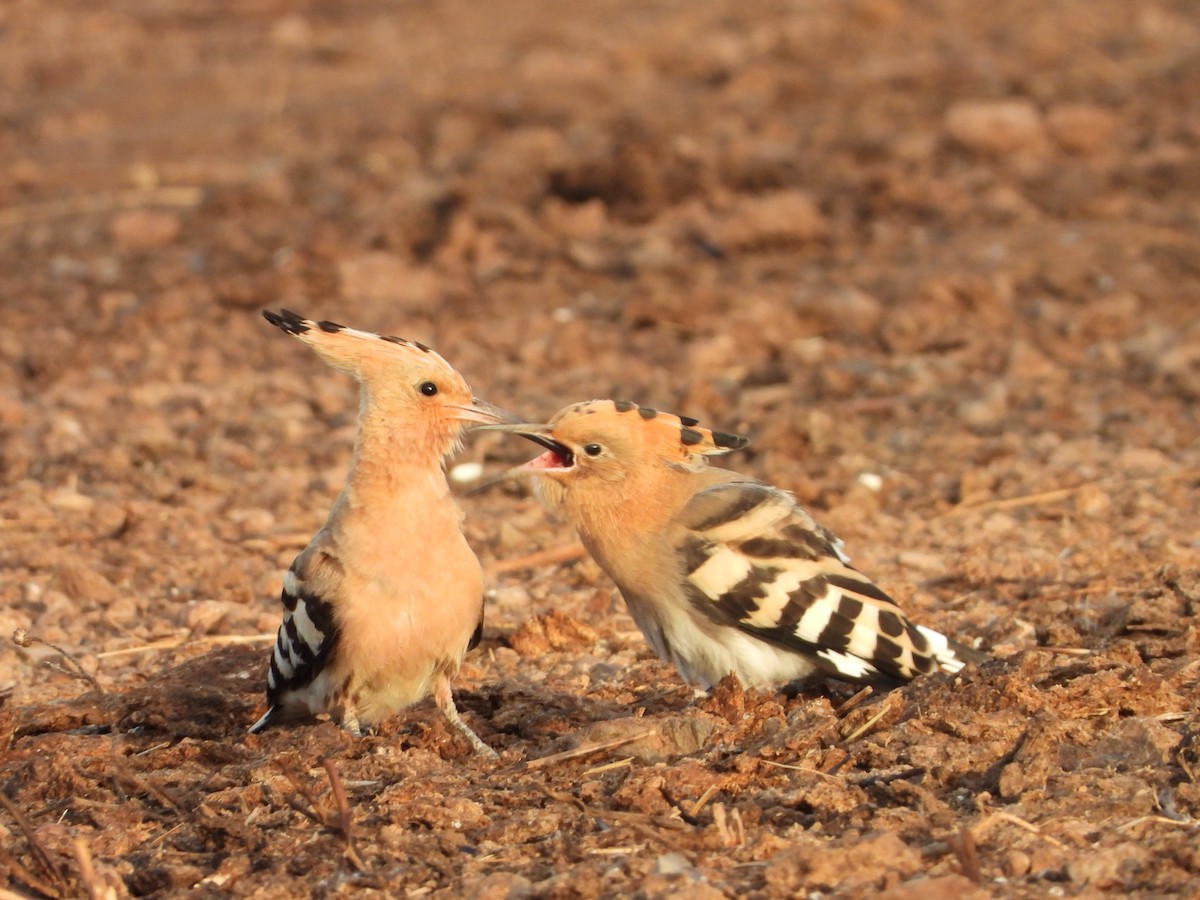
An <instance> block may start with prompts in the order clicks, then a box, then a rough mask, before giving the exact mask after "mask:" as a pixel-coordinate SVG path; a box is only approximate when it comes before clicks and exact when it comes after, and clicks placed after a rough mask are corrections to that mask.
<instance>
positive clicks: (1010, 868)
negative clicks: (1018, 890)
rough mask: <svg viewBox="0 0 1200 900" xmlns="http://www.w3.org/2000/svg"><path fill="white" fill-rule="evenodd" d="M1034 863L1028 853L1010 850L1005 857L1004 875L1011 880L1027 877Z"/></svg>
mask: <svg viewBox="0 0 1200 900" xmlns="http://www.w3.org/2000/svg"><path fill="white" fill-rule="evenodd" d="M1032 862H1033V861H1032V860H1031V859H1030V858H1029V854H1028V853H1025V852H1023V851H1021V850H1010V851H1009V852H1008V853H1007V854H1005V856H1004V864H1003V865H1004V874H1005V875H1007V876H1008V877H1009V878H1019V877H1020V876H1022V875H1027V874H1028V873H1029V869H1030V866H1031V864H1032Z"/></svg>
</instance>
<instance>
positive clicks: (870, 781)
mask: <svg viewBox="0 0 1200 900" xmlns="http://www.w3.org/2000/svg"><path fill="white" fill-rule="evenodd" d="M924 774H925V769H924V768H923V767H921V766H910V767H909V768H907V769H900V770H899V771H898V772H885V773H883V774H881V775H867V776H865V777H864V778H859V779H857V780H856V781H853V782H851V784H853V785H854V786H855V787H860V788H866V787H871V786H872V785H876V784H891V783H892V782H893V781H907V780H908V779H909V778H919V777H920V776H922V775H924Z"/></svg>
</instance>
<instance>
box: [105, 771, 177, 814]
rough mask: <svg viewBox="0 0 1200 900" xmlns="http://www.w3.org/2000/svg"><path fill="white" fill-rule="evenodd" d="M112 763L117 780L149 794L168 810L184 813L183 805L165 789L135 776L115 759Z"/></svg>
mask: <svg viewBox="0 0 1200 900" xmlns="http://www.w3.org/2000/svg"><path fill="white" fill-rule="evenodd" d="M110 762H111V765H112V770H113V773H114V774H115V775H116V776H117V778H119V779H121V780H122V781H124V782H125V783H126V784H130V785H132V786H133V787H135V788H137V789H138V790H139V791H142V792H143V793H146V794H149V795H150V796H151V797H153V798H154V799H155V800H157V801H158V802H159V803H161V804H162V805H163V806H164V807H166V808H167V809H173V810H175V811H176V812H183V811H184V809H183V804H182V803H180V802H179V801H178V800H176V799H175V798H174V797H172V796H171V795H170V794H168V793H167V792H166V790H165V789H164V788H161V787H159V786H158V785H156V784H152V783H150V782H149V781H146V780H145V779H144V778H141V777H139V776H137V775H135V774H133V772H131V771H129V770H128V769H127V768H125V767H124V766H123V765H121V763H119V762H118V761H117V760H116V759H115V758H114V759H112V760H111V761H110Z"/></svg>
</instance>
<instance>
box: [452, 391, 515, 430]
mask: <svg viewBox="0 0 1200 900" xmlns="http://www.w3.org/2000/svg"><path fill="white" fill-rule="evenodd" d="M446 409H448V410H450V414H451V415H450V417H451V418H452V419H457V420H458V421H460V422H477V423H479V424H480V425H485V426H495V425H497V424H506V425H512V424H515V423H517V422H520V421H521V420H520V418H518V417H517V416H514V415H513V414H512V413H510V412H506V411H505V410H503V409H501V408H500V407H498V406H494V405H492V404H491V403H488V402H487V401H486V400H480V399H479V398H478V397H472V398H471V402H470V403H469V404H467V405H466V406H457V405H452V404H447V405H446Z"/></svg>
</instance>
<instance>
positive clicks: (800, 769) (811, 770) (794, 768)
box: [759, 759, 842, 784]
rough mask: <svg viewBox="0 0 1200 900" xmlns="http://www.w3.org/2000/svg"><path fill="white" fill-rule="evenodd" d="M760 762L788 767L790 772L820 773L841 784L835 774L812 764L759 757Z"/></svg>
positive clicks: (782, 767)
mask: <svg viewBox="0 0 1200 900" xmlns="http://www.w3.org/2000/svg"><path fill="white" fill-rule="evenodd" d="M759 762H760V763H762V764H763V765H764V766H774V767H775V768H776V769H789V770H790V771H792V772H805V773H807V774H809V775H820V776H821V777H822V778H827V779H829V780H830V781H832V782H834V783H835V784H841V782H842V779H841V778H839V777H838V776H837V775H830V774H829V773H828V772H822V771H821V770H820V769H814V768H812V766H797V765H793V764H792V763H781V762H776V761H775V760H773V759H760V760H759Z"/></svg>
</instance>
